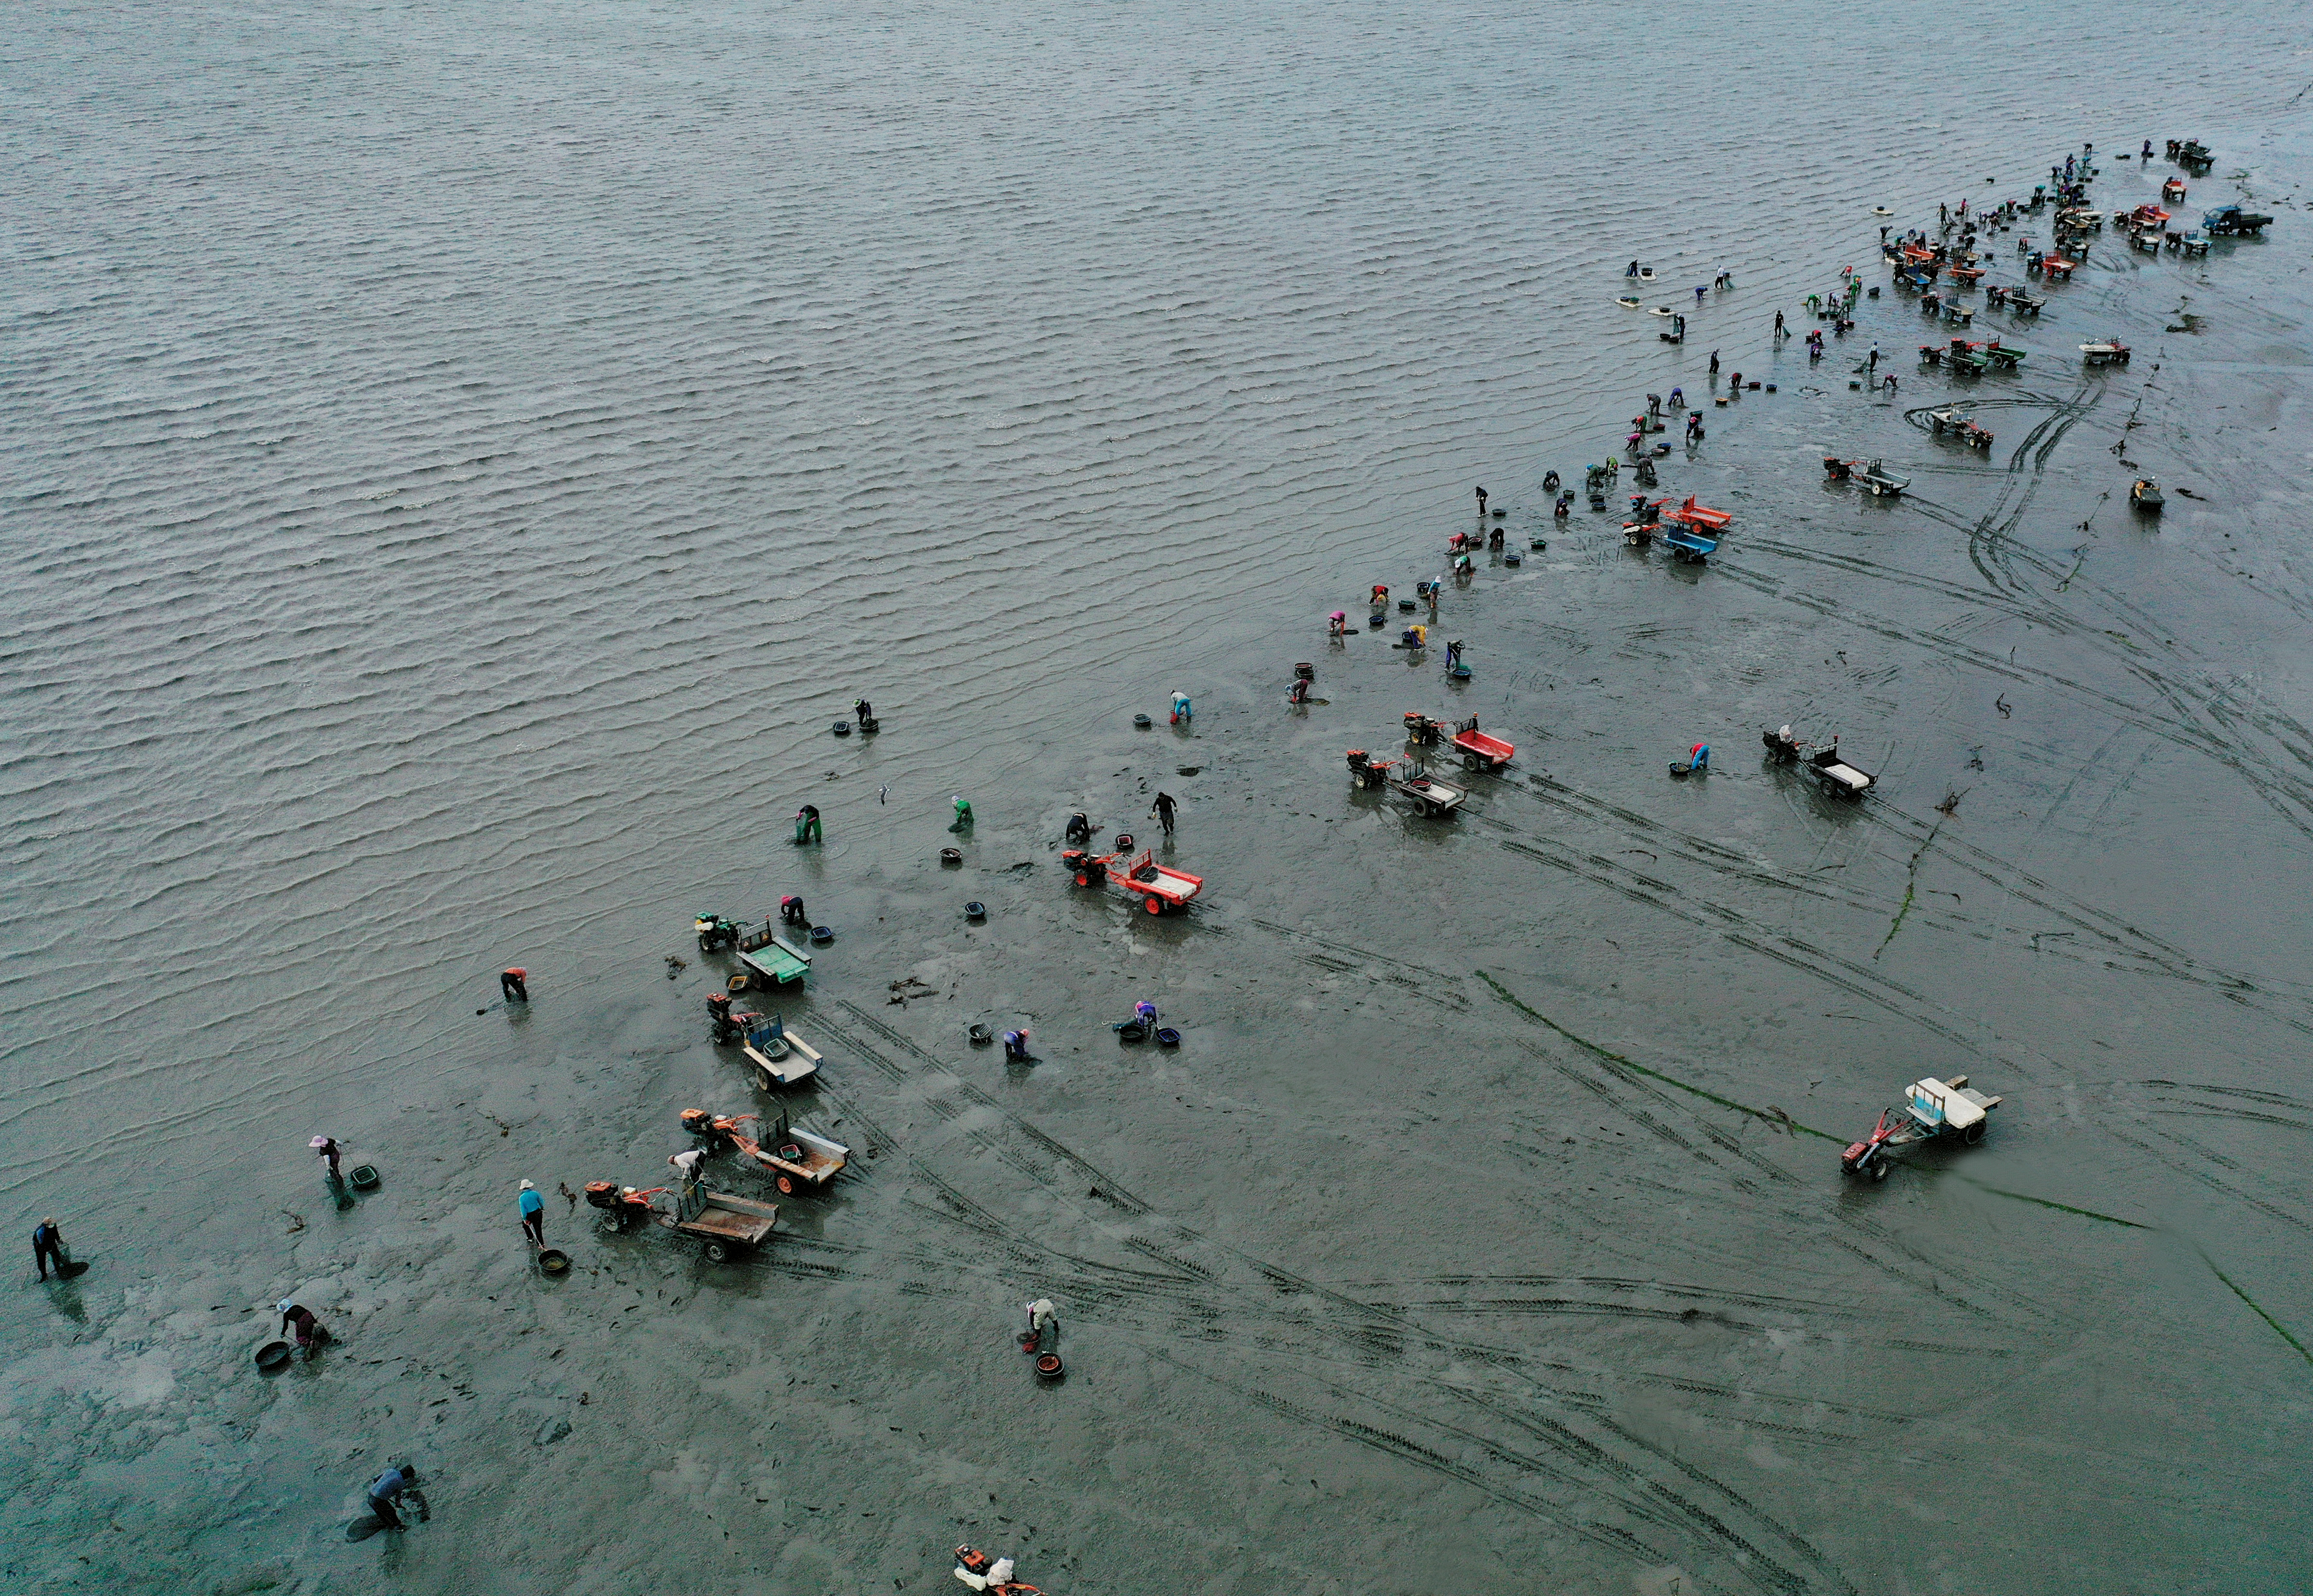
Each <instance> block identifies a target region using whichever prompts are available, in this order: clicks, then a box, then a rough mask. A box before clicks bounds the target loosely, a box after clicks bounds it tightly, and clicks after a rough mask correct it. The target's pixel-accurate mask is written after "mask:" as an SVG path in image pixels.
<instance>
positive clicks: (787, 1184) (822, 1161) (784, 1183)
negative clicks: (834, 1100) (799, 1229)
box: [682, 1108, 851, 1196]
mask: <svg viewBox="0 0 2313 1596" xmlns="http://www.w3.org/2000/svg"><path fill="white" fill-rule="evenodd" d="M747 1124H761V1116H760V1115H752V1114H739V1115H718V1114H709V1113H708V1112H707V1110H705V1109H704V1108H686V1109H684V1110H683V1111H682V1128H683V1129H684V1130H686V1131H688V1132H690V1133H691V1134H692V1135H693V1136H696V1137H697V1138H698V1139H699V1142H700V1143H701V1144H702V1145H703V1146H704V1147H705V1149H706V1151H708V1152H709V1153H728V1154H730V1155H732V1156H733V1157H735V1158H737V1159H738V1160H740V1161H741V1162H742V1163H744V1164H746V1165H748V1166H749V1167H750V1168H754V1169H757V1170H759V1171H761V1173H763V1174H765V1175H769V1176H770V1177H771V1179H772V1182H773V1184H775V1185H776V1186H778V1188H779V1195H781V1196H793V1195H795V1194H796V1193H797V1192H799V1191H810V1192H822V1191H825V1190H826V1189H827V1186H828V1184H829V1183H830V1182H831V1181H832V1180H833V1179H834V1178H835V1177H836V1176H837V1175H839V1174H840V1173H841V1172H842V1170H843V1168H844V1166H845V1165H847V1164H849V1162H850V1161H851V1150H850V1149H849V1148H848V1147H846V1146H844V1145H843V1143H841V1142H834V1141H831V1140H829V1139H828V1138H827V1137H825V1136H821V1135H817V1134H814V1133H812V1132H810V1131H805V1130H801V1129H798V1128H797V1127H796V1126H794V1125H791V1124H788V1123H787V1116H786V1115H780V1116H779V1122H778V1124H777V1125H776V1126H775V1127H773V1128H772V1130H771V1132H770V1134H769V1135H768V1136H767V1137H765V1139H764V1140H762V1141H761V1142H758V1141H756V1140H755V1139H754V1138H753V1137H752V1136H750V1135H749V1134H748V1133H746V1132H745V1131H744V1130H743V1129H741V1128H740V1127H742V1126H743V1125H747Z"/></svg>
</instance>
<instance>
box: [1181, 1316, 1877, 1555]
mask: <svg viewBox="0 0 2313 1596" xmlns="http://www.w3.org/2000/svg"><path fill="white" fill-rule="evenodd" d="M1149 1351H1150V1355H1151V1356H1153V1357H1156V1359H1158V1360H1159V1361H1161V1362H1166V1363H1170V1364H1172V1365H1173V1366H1174V1367H1175V1368H1178V1369H1180V1370H1182V1371H1184V1372H1187V1373H1190V1374H1194V1375H1197V1376H1198V1377H1200V1378H1201V1379H1204V1380H1209V1381H1211V1382H1212V1383H1214V1384H1216V1385H1218V1386H1220V1387H1222V1388H1223V1389H1227V1390H1228V1391H1230V1392H1232V1393H1234V1394H1235V1395H1236V1396H1237V1397H1239V1398H1241V1399H1243V1400H1244V1401H1247V1402H1250V1403H1253V1404H1254V1405H1256V1406H1260V1407H1262V1409H1264V1410H1266V1411H1268V1412H1270V1413H1271V1414H1274V1415H1278V1416H1280V1417H1282V1418H1286V1419H1289V1420H1291V1421H1293V1422H1296V1423H1298V1424H1304V1425H1306V1426H1308V1427H1310V1428H1313V1429H1316V1430H1320V1431H1323V1432H1325V1433H1331V1434H1333V1435H1337V1436H1339V1437H1341V1438H1342V1439H1344V1440H1348V1441H1350V1442H1355V1443H1356V1444H1358V1445H1360V1446H1365V1447H1368V1448H1370V1449H1372V1450H1374V1451H1379V1452H1382V1453H1384V1454H1385V1455H1387V1456H1390V1457H1394V1458H1396V1459H1399V1460H1401V1461H1403V1462H1406V1463H1410V1464H1412V1465H1413V1466H1414V1467H1416V1468H1422V1469H1425V1470H1427V1471H1429V1472H1431V1473H1434V1474H1438V1475H1442V1476H1444V1477H1447V1478H1450V1479H1454V1480H1456V1481H1459V1482H1460V1483H1462V1484H1464V1485H1466V1486H1469V1487H1470V1488H1472V1489H1473V1490H1476V1491H1478V1492H1481V1493H1482V1494H1483V1495H1487V1496H1489V1497H1491V1498H1492V1499H1493V1500H1495V1501H1497V1502H1499V1503H1503V1504H1505V1505H1507V1506H1510V1507H1514V1508H1517V1509H1518V1510H1519V1511H1521V1512H1526V1513H1528V1514H1530V1515H1533V1516H1535V1517H1536V1518H1540V1519H1542V1520H1544V1521H1547V1522H1550V1523H1552V1524H1553V1525H1555V1526H1557V1527H1558V1528H1559V1529H1560V1530H1563V1531H1565V1532H1567V1533H1570V1534H1573V1535H1576V1536H1579V1537H1580V1538H1582V1539H1586V1540H1589V1541H1591V1542H1593V1543H1594V1544H1596V1545H1599V1546H1602V1547H1604V1548H1607V1549H1610V1550H1612V1551H1614V1552H1616V1553H1618V1554H1623V1555H1626V1556H1627V1555H1637V1556H1644V1557H1649V1558H1662V1557H1664V1556H1666V1555H1667V1554H1673V1560H1675V1559H1676V1556H1695V1555H1697V1553H1703V1554H1706V1555H1709V1556H1711V1557H1712V1560H1713V1562H1714V1564H1715V1565H1717V1567H1716V1577H1714V1578H1713V1579H1712V1588H1715V1589H1719V1590H1722V1591H1725V1590H1736V1589H1744V1588H1749V1589H1755V1590H1768V1591H1779V1592H1793V1593H1801V1592H1813V1591H1834V1592H1853V1590H1854V1586H1853V1585H1852V1584H1851V1583H1850V1582H1849V1581H1848V1580H1847V1579H1846V1577H1845V1576H1844V1575H1843V1574H1841V1573H1840V1572H1839V1570H1838V1569H1837V1567H1836V1566H1835V1565H1833V1564H1832V1563H1831V1561H1830V1559H1829V1558H1827V1557H1825V1556H1824V1555H1823V1553H1822V1552H1821V1551H1819V1550H1818V1549H1817V1548H1816V1547H1814V1546H1813V1545H1812V1544H1811V1543H1809V1542H1808V1541H1807V1540H1806V1539H1804V1538H1803V1537H1801V1536H1799V1534H1798V1533H1797V1532H1796V1531H1794V1530H1790V1528H1788V1527H1787V1526H1785V1525H1783V1524H1781V1523H1780V1522H1779V1521H1776V1520H1774V1519H1773V1518H1772V1517H1771V1516H1769V1515H1768V1514H1766V1513H1765V1512H1763V1511H1761V1510H1760V1509H1759V1508H1758V1507H1756V1506H1755V1504H1753V1503H1750V1502H1749V1501H1747V1500H1746V1498H1745V1497H1744V1496H1743V1495H1741V1494H1740V1493H1738V1492H1737V1491H1735V1490H1734V1489H1732V1488H1731V1487H1729V1486H1727V1485H1725V1484H1724V1483H1723V1482H1720V1481H1718V1480H1716V1479H1713V1478H1712V1477H1710V1476H1709V1475H1706V1474H1704V1473H1703V1472H1702V1470H1700V1469H1698V1468H1694V1467H1693V1465H1690V1464H1686V1463H1684V1461H1683V1460H1682V1459H1676V1458H1674V1457H1670V1456H1669V1455H1667V1454H1666V1453H1663V1452H1661V1451H1658V1449H1656V1448H1655V1447H1653V1446H1652V1445H1651V1444H1650V1443H1649V1442H1645V1441H1643V1440H1642V1439H1640V1437H1638V1436H1636V1435H1635V1434H1633V1433H1631V1432H1630V1431H1628V1430H1625V1429H1623V1428H1622V1427H1621V1426H1619V1425H1616V1424H1612V1423H1611V1422H1602V1421H1600V1420H1599V1418H1598V1416H1597V1415H1596V1414H1593V1413H1590V1412H1587V1411H1583V1410H1581V1409H1579V1408H1577V1409H1574V1410H1572V1411H1570V1412H1569V1413H1568V1414H1567V1415H1566V1416H1565V1417H1559V1416H1555V1415H1552V1414H1550V1413H1548V1412H1546V1411H1543V1410H1542V1409H1541V1407H1540V1406H1539V1405H1529V1404H1528V1403H1521V1402H1519V1401H1517V1399H1516V1398H1511V1397H1509V1396H1508V1395H1507V1394H1505V1393H1500V1392H1490V1391H1482V1390H1475V1389H1472V1388H1470V1387H1469V1386H1467V1385H1464V1384H1462V1383H1460V1382H1456V1381H1449V1380H1443V1379H1434V1380H1425V1381H1423V1382H1422V1384H1423V1386H1424V1388H1425V1389H1429V1390H1432V1391H1435V1392H1437V1393H1438V1394H1439V1395H1441V1396H1443V1397H1445V1398H1447V1400H1448V1401H1449V1402H1450V1403H1452V1404H1453V1405H1454V1406H1455V1407H1456V1408H1457V1409H1459V1410H1460V1411H1459V1412H1457V1413H1456V1414H1455V1415H1453V1416H1447V1415H1441V1414H1438V1413H1425V1412H1416V1411H1414V1410H1412V1409H1411V1408H1409V1407H1407V1406H1404V1405H1403V1403H1400V1402H1395V1401H1392V1400H1389V1399H1386V1398H1376V1397H1373V1396H1371V1395H1369V1394H1368V1393H1364V1392H1359V1391H1355V1390H1351V1389H1347V1388H1344V1387H1341V1386H1338V1385H1334V1384H1332V1383H1331V1382H1328V1381H1324V1380H1310V1379H1307V1378H1306V1377H1302V1376H1298V1375H1297V1373H1295V1372H1293V1371H1276V1370H1271V1371H1264V1372H1263V1373H1262V1375H1261V1376H1259V1377H1258V1378H1259V1379H1260V1380H1261V1383H1259V1384H1253V1383H1248V1382H1247V1380H1244V1379H1242V1378H1237V1377H1236V1376H1235V1375H1234V1374H1223V1373H1220V1372H1218V1371H1214V1370H1210V1369H1200V1368H1198V1367H1196V1366H1194V1365H1192V1364H1191V1363H1190V1362H1187V1361H1186V1360H1184V1359H1183V1358H1180V1357H1176V1356H1174V1355H1173V1354H1168V1353H1166V1352H1164V1351H1162V1350H1160V1349H1156V1348H1151V1349H1149ZM1288 1382H1290V1383H1289V1384H1288ZM1534 1389H1535V1392H1536V1393H1540V1392H1542V1391H1543V1388H1541V1387H1539V1386H1536V1387H1535V1388H1534ZM1545 1399H1546V1398H1545ZM1344 1409H1358V1410H1362V1412H1363V1413H1364V1414H1366V1415H1371V1416H1370V1417H1365V1416H1359V1414H1358V1413H1357V1412H1352V1411H1344ZM1376 1421H1379V1422H1376ZM1503 1424H1507V1425H1508V1427H1510V1428H1512V1429H1514V1430H1516V1431H1517V1432H1519V1433H1521V1434H1522V1435H1524V1436H1525V1437H1526V1443H1523V1444H1522V1443H1517V1442H1510V1441H1508V1440H1507V1439H1505V1438H1504V1437H1503V1436H1502V1435H1501V1434H1499V1432H1498V1430H1496V1429H1494V1428H1491V1426H1499V1425H1503ZM1477 1425H1487V1426H1490V1427H1489V1428H1486V1429H1481V1428H1478V1427H1476V1426H1477ZM1579 1426H1596V1427H1598V1428H1601V1429H1603V1430H1605V1432H1606V1434H1605V1437H1604V1438H1603V1439H1602V1438H1596V1437H1594V1436H1593V1435H1590V1434H1586V1433H1583V1429H1582V1428H1581V1427H1579ZM1535 1442H1538V1443H1539V1444H1540V1448H1541V1450H1540V1451H1535V1450H1532V1447H1531V1444H1530V1443H1535ZM1625 1451H1638V1452H1640V1454H1641V1455H1643V1456H1644V1457H1646V1458H1647V1459H1649V1460H1650V1461H1652V1462H1654V1463H1656V1464H1658V1465H1659V1466H1660V1467H1661V1468H1663V1469H1664V1470H1666V1471H1667V1474H1668V1475H1669V1476H1671V1477H1675V1478H1677V1479H1679V1480H1681V1481H1684V1483H1686V1484H1687V1485H1689V1486H1693V1487H1694V1488H1695V1492H1696V1495H1702V1496H1708V1497H1715V1498H1716V1501H1715V1502H1711V1503H1706V1502H1704V1501H1701V1500H1697V1499H1696V1495H1689V1494H1687V1493H1686V1492H1684V1491H1682V1490H1681V1489H1680V1488H1679V1487H1678V1486H1676V1485H1675V1484H1673V1483H1672V1479H1671V1478H1667V1477H1659V1476H1658V1475H1657V1474H1655V1473H1652V1472H1649V1470H1648V1469H1647V1468H1644V1467H1642V1466H1640V1464H1638V1463H1635V1462H1634V1461H1632V1460H1631V1459H1630V1458H1629V1457H1627V1456H1626V1455H1624V1453H1625ZM1602 1478H1603V1479H1605V1480H1606V1481H1610V1482H1612V1483H1611V1485H1606V1486H1602V1485H1601V1483H1600V1481H1601V1479H1602ZM1529 1481H1547V1482H1552V1483H1555V1484H1557V1485H1559V1486H1563V1487H1565V1488H1567V1489H1570V1490H1571V1491H1574V1492H1577V1493H1579V1494H1580V1495H1585V1496H1592V1497H1597V1496H1603V1497H1605V1500H1607V1501H1609V1502H1611V1503H1614V1505H1615V1506H1617V1507H1619V1508H1621V1509H1622V1510H1623V1512H1625V1513H1627V1514H1628V1515H1630V1517H1631V1518H1632V1519H1633V1520H1635V1521H1637V1522H1638V1524H1639V1525H1640V1526H1641V1528H1651V1529H1652V1530H1655V1531H1656V1532H1657V1539H1655V1540H1649V1539H1645V1538H1644V1537H1643V1536H1642V1535H1641V1534H1640V1533H1637V1532H1634V1531H1633V1530H1630V1529H1626V1528H1624V1527H1623V1526H1621V1525H1617V1524H1613V1523H1609V1522H1607V1521H1604V1520H1601V1519H1597V1518H1594V1517H1588V1516H1586V1515H1585V1514H1583V1513H1581V1512H1576V1511H1571V1510H1570V1509H1569V1508H1568V1507H1567V1506H1565V1505H1563V1504H1561V1503H1559V1502H1557V1501H1554V1500H1552V1498H1551V1497H1550V1496H1548V1495H1544V1494H1543V1492H1542V1491H1541V1490H1539V1489H1537V1488H1536V1487H1535V1486H1534V1485H1532V1484H1529V1483H1528V1482H1529ZM1736 1516H1740V1517H1742V1518H1744V1519H1746V1520H1747V1521H1749V1523H1750V1525H1751V1526H1752V1528H1751V1529H1750V1530H1749V1531H1748V1532H1747V1533H1746V1532H1745V1531H1744V1530H1738V1529H1737V1528H1735V1527H1734V1526H1733V1525H1731V1524H1729V1523H1728V1519H1729V1518H1730V1517H1736ZM1665 1537H1667V1538H1668V1539H1669V1546H1668V1547H1666V1546H1665V1545H1664V1544H1663V1543H1662V1542H1663V1538H1665ZM1770 1540H1772V1541H1773V1542H1778V1543H1780V1548H1779V1550H1778V1551H1777V1552H1770V1551H1769V1550H1767V1549H1766V1548H1764V1547H1763V1545H1762V1544H1761V1543H1762V1542H1767V1541H1770ZM1779 1558H1788V1559H1789V1562H1788V1563H1786V1562H1785V1561H1781V1560H1779ZM1793 1564H1796V1565H1800V1566H1797V1567H1795V1566H1792V1565H1793ZM1803 1570H1804V1571H1803ZM1730 1576H1731V1580H1732V1582H1733V1583H1729V1580H1730ZM1706 1577H1711V1576H1708V1575H1706Z"/></svg>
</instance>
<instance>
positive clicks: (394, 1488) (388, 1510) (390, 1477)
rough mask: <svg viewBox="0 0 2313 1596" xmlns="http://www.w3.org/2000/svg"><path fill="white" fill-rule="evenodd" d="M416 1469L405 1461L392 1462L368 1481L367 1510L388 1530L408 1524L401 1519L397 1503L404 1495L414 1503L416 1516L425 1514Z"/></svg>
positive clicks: (424, 1504) (398, 1528) (424, 1505)
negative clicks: (416, 1508) (416, 1511)
mask: <svg viewBox="0 0 2313 1596" xmlns="http://www.w3.org/2000/svg"><path fill="white" fill-rule="evenodd" d="M417 1485H418V1470H417V1469H415V1468H411V1467H410V1466H409V1464H407V1463H392V1464H389V1465H388V1466H387V1467H386V1470H385V1472H384V1473H383V1474H381V1475H379V1476H378V1477H376V1478H375V1479H374V1480H372V1481H370V1482H369V1511H370V1514H371V1516H372V1517H374V1518H375V1519H376V1520H377V1521H378V1522H379V1523H381V1524H383V1525H384V1526H385V1527H386V1528H387V1529H389V1530H400V1529H405V1528H407V1527H408V1526H406V1525H405V1524H403V1523H402V1521H401V1513H400V1509H399V1503H400V1501H401V1498H402V1496H403V1495H409V1497H411V1498H412V1500H413V1501H414V1502H415V1503H416V1504H417V1507H418V1517H420V1518H421V1519H422V1518H424V1517H425V1516H426V1498H425V1497H424V1496H422V1495H418V1490H417V1488H416V1487H417Z"/></svg>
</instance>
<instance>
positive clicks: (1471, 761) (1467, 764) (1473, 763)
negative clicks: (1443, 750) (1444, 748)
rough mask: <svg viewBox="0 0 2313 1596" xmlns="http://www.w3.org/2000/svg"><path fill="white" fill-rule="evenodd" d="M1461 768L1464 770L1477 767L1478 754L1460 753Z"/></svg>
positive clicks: (1472, 769) (1471, 769)
mask: <svg viewBox="0 0 2313 1596" xmlns="http://www.w3.org/2000/svg"><path fill="white" fill-rule="evenodd" d="M1462 768H1463V769H1464V770H1465V771H1474V770H1476V769H1477V768H1478V756H1477V755H1476V754H1464V755H1462Z"/></svg>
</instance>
